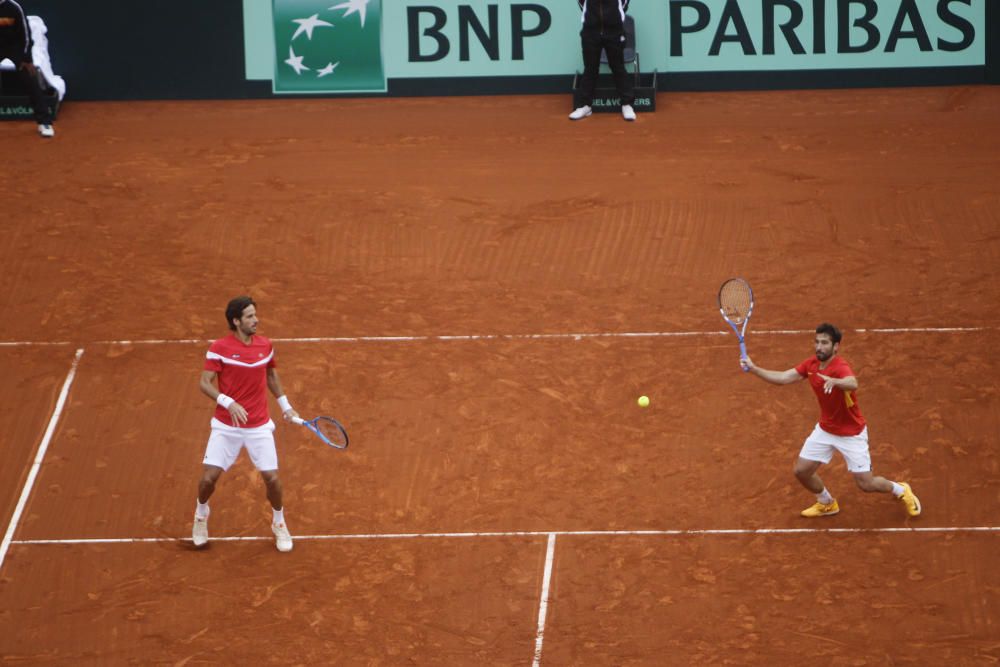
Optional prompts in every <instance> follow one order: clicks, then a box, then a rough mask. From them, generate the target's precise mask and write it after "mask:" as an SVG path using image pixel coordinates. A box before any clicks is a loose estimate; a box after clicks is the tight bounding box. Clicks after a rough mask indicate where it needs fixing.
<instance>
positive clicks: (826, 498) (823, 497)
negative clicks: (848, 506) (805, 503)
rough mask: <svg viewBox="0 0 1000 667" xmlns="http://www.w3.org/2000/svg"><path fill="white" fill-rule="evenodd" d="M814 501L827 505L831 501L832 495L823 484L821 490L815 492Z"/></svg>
mask: <svg viewBox="0 0 1000 667" xmlns="http://www.w3.org/2000/svg"><path fill="white" fill-rule="evenodd" d="M816 502H818V503H823V504H824V505H829V504H830V503H832V502H833V496H831V495H830V492H829V491H827V490H826V487H825V486H824V487H823V490H822V491H821V492H819V493H817V494H816Z"/></svg>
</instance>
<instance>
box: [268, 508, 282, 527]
mask: <svg viewBox="0 0 1000 667" xmlns="http://www.w3.org/2000/svg"><path fill="white" fill-rule="evenodd" d="M271 511H272V512H274V523H285V508H284V507H282V508H281V509H280V510H276V509H274V508H273V507H272V508H271Z"/></svg>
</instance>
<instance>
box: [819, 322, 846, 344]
mask: <svg viewBox="0 0 1000 667" xmlns="http://www.w3.org/2000/svg"><path fill="white" fill-rule="evenodd" d="M816 333H818V334H826V335H827V336H829V337H830V340H832V341H833V342H834V343H839V342H840V339H841V338H843V337H844V334H842V333H840V329H838V328H837V327H835V326H833V325H832V324H830V323H829V322H823V324H821V325H819V326H818V327H816Z"/></svg>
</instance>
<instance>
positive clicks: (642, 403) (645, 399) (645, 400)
mask: <svg viewBox="0 0 1000 667" xmlns="http://www.w3.org/2000/svg"><path fill="white" fill-rule="evenodd" d="M637 402H638V403H639V407H640V408H645V407H647V406H648V405H649V396H640V397H639V400H638V401H637Z"/></svg>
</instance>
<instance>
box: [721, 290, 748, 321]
mask: <svg viewBox="0 0 1000 667" xmlns="http://www.w3.org/2000/svg"><path fill="white" fill-rule="evenodd" d="M752 300H753V297H752V295H751V292H750V285H748V284H746V283H745V282H744V281H742V280H729V281H727V282H726V283H725V284H724V285H723V286H722V289H721V290H719V307H720V308H722V312H723V313H725V315H726V317H728V318H729V319H730V320H731V321H732V322H733V323H734V324H741V323H742V322H743V320H744V319H746V317H747V315H749V314H750V303H751V302H752Z"/></svg>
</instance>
